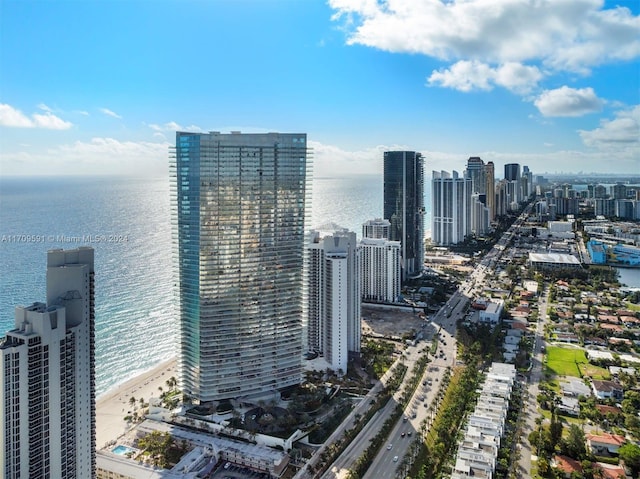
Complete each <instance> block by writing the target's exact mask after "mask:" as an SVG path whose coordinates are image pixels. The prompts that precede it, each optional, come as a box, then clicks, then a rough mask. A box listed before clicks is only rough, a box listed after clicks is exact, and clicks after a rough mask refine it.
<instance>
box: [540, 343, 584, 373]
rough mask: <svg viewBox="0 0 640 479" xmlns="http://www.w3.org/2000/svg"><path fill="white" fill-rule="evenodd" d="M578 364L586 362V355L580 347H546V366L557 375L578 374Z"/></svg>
mask: <svg viewBox="0 0 640 479" xmlns="http://www.w3.org/2000/svg"><path fill="white" fill-rule="evenodd" d="M579 364H588V361H587V356H586V355H585V353H584V351H583V350H582V349H573V348H571V349H570V348H561V347H559V346H549V347H548V348H547V367H548V368H549V369H550V370H551V371H552V372H553V373H554V374H555V375H557V376H573V377H576V378H579V377H581V376H580V369H579V367H578V365H579Z"/></svg>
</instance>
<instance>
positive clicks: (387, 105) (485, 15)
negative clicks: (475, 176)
mask: <svg viewBox="0 0 640 479" xmlns="http://www.w3.org/2000/svg"><path fill="white" fill-rule="evenodd" d="M0 1H1V3H0V9H1V12H0V48H1V50H0V173H1V174H3V175H31V174H40V175H42V174H143V173H144V174H158V175H163V174H166V171H167V163H168V159H167V157H168V146H169V145H170V144H171V142H172V141H173V139H174V137H175V136H174V132H175V130H176V129H184V130H194V131H210V130H217V131H229V130H242V131H248V132H249V131H283V132H305V133H307V134H308V139H309V143H310V145H311V146H312V147H313V148H314V156H315V167H314V170H315V174H316V175H318V176H334V175H343V174H359V173H363V174H364V173H368V174H371V173H380V174H381V171H382V168H381V164H382V152H383V151H384V150H388V149H411V150H417V151H421V152H422V153H423V154H424V155H425V157H426V159H427V162H426V168H425V169H426V170H427V172H430V171H431V170H440V169H445V170H452V169H457V170H462V169H463V168H464V164H465V162H466V159H467V158H468V157H469V156H481V157H482V158H483V159H485V161H489V160H492V161H494V162H495V163H496V166H497V171H498V172H501V165H502V164H504V163H509V162H519V163H521V164H526V165H528V166H529V167H530V168H531V169H532V170H533V171H534V172H535V173H543V172H550V173H553V172H578V171H584V172H609V173H640V105H639V104H640V62H639V58H640V17H639V13H640V12H639V6H638V5H640V2H638V1H637V0H630V1H624V0H622V1H618V2H601V1H597V0H563V1H555V0H553V1H552V0H550V1H539V0H530V1H523V0H465V1H460V0H457V1H456V0H447V1H440V0H387V1H386V2H382V1H378V0H330V1H328V2H326V1H316V0H304V1H300V0H239V1H238V0H211V1H204V0H200V1H168V0H159V1H151V0H146V1H134V0H128V1H124V0H122V1H85V2H80V1H64V0H62V1H55V2H54V1H37V2H36V1H30V0H21V1H17V0H0Z"/></svg>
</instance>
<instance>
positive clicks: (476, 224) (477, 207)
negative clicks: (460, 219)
mask: <svg viewBox="0 0 640 479" xmlns="http://www.w3.org/2000/svg"><path fill="white" fill-rule="evenodd" d="M486 174H487V170H486V169H485V164H484V161H482V158H480V157H479V156H472V157H470V158H469V159H468V160H467V169H466V170H465V172H464V177H465V178H468V179H470V180H471V192H472V195H473V197H472V199H471V230H472V231H473V233H475V234H476V235H483V234H485V233H486V232H487V231H489V221H490V218H489V212H488V210H487V194H486V192H487V178H486Z"/></svg>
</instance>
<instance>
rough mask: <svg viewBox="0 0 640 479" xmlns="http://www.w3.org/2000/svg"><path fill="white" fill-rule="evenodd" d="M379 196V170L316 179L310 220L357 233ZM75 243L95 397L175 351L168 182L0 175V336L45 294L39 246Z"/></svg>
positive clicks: (377, 213) (376, 208)
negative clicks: (90, 251) (88, 263)
mask: <svg viewBox="0 0 640 479" xmlns="http://www.w3.org/2000/svg"><path fill="white" fill-rule="evenodd" d="M427 188H428V186H427ZM425 196H426V197H427V198H429V197H430V196H427V195H425ZM382 198H383V190H382V177H381V176H359V177H352V178H315V179H314V180H313V185H312V207H311V220H310V222H309V224H310V226H312V227H315V226H320V225H325V224H327V223H336V224H338V225H339V226H342V227H345V228H348V229H350V230H352V231H355V232H357V233H358V236H359V237H360V236H361V225H362V223H363V222H364V221H366V220H368V219H373V218H376V217H381V216H382ZM425 224H426V225H428V224H429V222H428V221H425ZM426 228H428V226H426ZM83 240H84V241H83ZM98 240H100V241H98ZM82 245H88V246H93V247H94V248H95V261H96V264H95V270H96V388H97V394H98V396H100V395H101V394H104V393H105V392H107V391H108V390H109V389H110V388H112V387H113V386H115V385H117V384H120V383H122V382H124V381H126V380H127V379H130V378H131V377H134V376H136V375H138V374H140V373H141V372H143V371H145V370H148V369H151V368H152V367H154V366H155V365H157V364H158V363H159V362H161V361H163V360H166V359H169V358H171V357H173V356H175V355H176V353H177V324H176V320H175V314H174V309H173V291H172V260H171V231H170V209H169V182H168V180H167V179H166V178H158V179H154V178H122V177H56V178H0V334H2V335H4V332H5V331H7V330H8V329H11V328H13V324H14V309H15V306H17V305H29V304H31V303H33V302H34V301H44V300H45V289H46V253H47V250H49V249H53V248H65V249H69V248H75V247H78V246H82Z"/></svg>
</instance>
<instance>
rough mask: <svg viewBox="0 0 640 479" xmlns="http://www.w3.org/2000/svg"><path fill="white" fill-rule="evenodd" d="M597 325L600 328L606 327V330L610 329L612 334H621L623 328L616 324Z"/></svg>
mask: <svg viewBox="0 0 640 479" xmlns="http://www.w3.org/2000/svg"><path fill="white" fill-rule="evenodd" d="M598 327H599V328H601V329H606V330H607V331H611V332H612V333H613V334H621V333H622V332H623V331H624V329H623V328H622V327H621V326H618V325H617V324H609V323H598Z"/></svg>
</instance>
